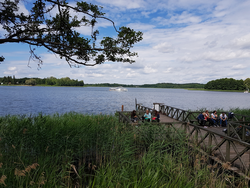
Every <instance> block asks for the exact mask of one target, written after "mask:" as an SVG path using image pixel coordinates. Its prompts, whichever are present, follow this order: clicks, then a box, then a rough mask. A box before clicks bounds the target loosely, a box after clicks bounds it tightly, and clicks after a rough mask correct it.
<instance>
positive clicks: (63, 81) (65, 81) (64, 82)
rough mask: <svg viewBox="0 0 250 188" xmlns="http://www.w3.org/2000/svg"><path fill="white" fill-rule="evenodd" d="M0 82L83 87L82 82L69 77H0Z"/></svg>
mask: <svg viewBox="0 0 250 188" xmlns="http://www.w3.org/2000/svg"><path fill="white" fill-rule="evenodd" d="M0 82H1V83H4V84H8V83H11V84H16V85H24V84H26V85H37V84H38V85H49V86H84V82H83V81H82V80H80V81H78V80H74V79H70V78H69V77H65V78H60V79H57V78H55V77H53V76H51V77H48V78H43V79H42V78H15V76H13V77H11V76H8V77H2V78H1V77H0Z"/></svg>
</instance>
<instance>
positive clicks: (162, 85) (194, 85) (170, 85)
mask: <svg viewBox="0 0 250 188" xmlns="http://www.w3.org/2000/svg"><path fill="white" fill-rule="evenodd" d="M86 86H96V87H118V86H122V87H140V88H203V87H204V84H199V83H187V84H173V83H158V84H143V85H132V84H130V85H127V84H118V83H114V84H110V83H102V84H86Z"/></svg>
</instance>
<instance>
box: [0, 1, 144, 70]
mask: <svg viewBox="0 0 250 188" xmlns="http://www.w3.org/2000/svg"><path fill="white" fill-rule="evenodd" d="M21 1H22V0H3V1H2V2H0V24H1V25H2V27H3V29H4V30H5V32H6V34H5V35H4V36H0V44H4V43H26V44H28V45H29V46H30V54H31V56H30V57H31V58H32V59H34V60H37V61H38V66H40V65H42V63H43V62H42V59H41V57H40V56H39V55H37V54H36V53H35V49H36V48H37V47H44V48H46V49H47V50H48V51H50V52H53V53H55V54H58V55H59V56H60V58H65V60H66V61H67V62H68V64H69V65H70V66H79V65H85V66H94V65H97V64H102V63H104V62H105V61H117V62H129V63H133V62H134V60H133V59H132V58H133V57H134V56H137V53H135V52H131V48H132V47H133V45H134V44H135V43H137V42H139V41H141V40H142V32H140V31H138V32H136V31H134V30H133V29H130V28H128V27H120V28H119V29H118V30H117V29H116V27H115V25H114V22H113V21H112V20H110V19H109V18H106V17H104V13H103V12H102V11H101V9H102V8H101V7H99V6H97V5H93V4H91V3H86V2H76V4H74V5H73V3H72V2H70V3H69V2H67V0H36V1H34V3H33V6H32V8H31V9H30V11H29V13H28V14H25V13H23V12H20V11H19V4H20V2H21ZM98 19H105V20H108V21H110V22H111V23H112V24H113V26H114V30H115V31H117V33H118V35H117V37H116V38H112V37H104V38H103V39H98V34H99V31H98V30H94V29H93V28H94V26H95V25H96V23H97V20H98ZM86 26H91V27H92V33H91V36H90V37H89V38H86V37H83V36H82V35H81V34H80V33H79V32H77V31H76V28H79V27H86ZM0 61H4V57H3V56H0Z"/></svg>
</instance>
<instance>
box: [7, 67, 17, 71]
mask: <svg viewBox="0 0 250 188" xmlns="http://www.w3.org/2000/svg"><path fill="white" fill-rule="evenodd" d="M8 70H10V71H14V70H16V67H9V68H8Z"/></svg>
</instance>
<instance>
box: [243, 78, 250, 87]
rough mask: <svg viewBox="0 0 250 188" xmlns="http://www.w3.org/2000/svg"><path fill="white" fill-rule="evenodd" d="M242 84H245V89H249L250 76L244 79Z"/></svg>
mask: <svg viewBox="0 0 250 188" xmlns="http://www.w3.org/2000/svg"><path fill="white" fill-rule="evenodd" d="M244 84H245V85H246V87H247V89H250V78H247V79H245V80H244Z"/></svg>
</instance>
